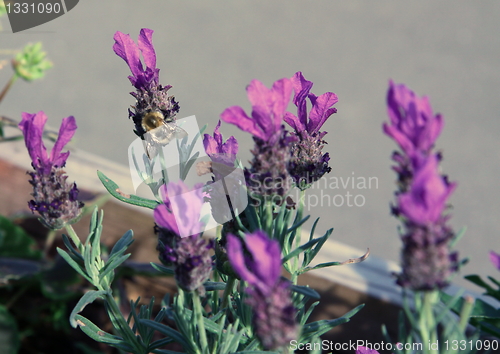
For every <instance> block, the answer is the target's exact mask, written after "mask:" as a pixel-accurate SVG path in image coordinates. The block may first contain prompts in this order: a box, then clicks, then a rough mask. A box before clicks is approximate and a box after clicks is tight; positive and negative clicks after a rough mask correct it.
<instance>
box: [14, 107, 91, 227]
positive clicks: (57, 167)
mask: <svg viewBox="0 0 500 354" xmlns="http://www.w3.org/2000/svg"><path fill="white" fill-rule="evenodd" d="M46 122H47V116H46V115H45V113H44V112H43V111H40V112H38V113H36V114H30V113H23V114H22V121H21V123H19V128H20V129H21V130H22V132H23V135H24V141H25V143H26V147H27V148H28V153H29V155H30V157H31V161H32V163H31V165H32V166H33V169H34V172H28V174H29V175H30V176H31V181H30V183H31V185H32V186H33V193H32V196H33V200H31V201H30V202H29V203H28V205H29V207H30V209H31V210H32V211H33V212H35V211H36V212H38V214H40V221H41V222H42V223H43V224H45V226H47V227H48V228H49V229H52V230H58V229H61V228H63V227H64V225H66V224H68V223H71V222H72V221H74V219H76V218H78V216H79V215H80V211H81V210H80V209H81V208H82V207H83V203H82V202H80V201H79V200H78V189H77V188H76V184H75V183H73V184H69V183H68V182H67V181H66V179H67V178H68V176H67V175H66V174H65V171H64V170H63V169H62V168H63V167H64V166H65V164H66V160H67V158H68V156H69V152H62V149H63V148H64V146H65V145H66V144H67V143H68V142H69V141H70V140H71V138H72V137H73V135H74V134H75V130H76V123H75V118H74V117H72V116H70V117H67V118H64V119H63V121H62V124H61V127H60V129H59V136H58V138H57V141H56V142H55V144H54V147H53V148H52V151H51V152H50V156H49V155H47V149H46V147H45V144H44V143H43V140H42V138H43V129H44V127H45V123H46Z"/></svg>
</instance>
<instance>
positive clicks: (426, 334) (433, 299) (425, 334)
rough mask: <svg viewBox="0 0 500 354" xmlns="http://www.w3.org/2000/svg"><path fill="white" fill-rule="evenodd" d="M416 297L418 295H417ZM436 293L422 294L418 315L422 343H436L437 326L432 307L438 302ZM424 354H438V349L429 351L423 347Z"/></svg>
mask: <svg viewBox="0 0 500 354" xmlns="http://www.w3.org/2000/svg"><path fill="white" fill-rule="evenodd" d="M417 296H418V294H417ZM438 296H439V294H438V292H437V291H436V290H431V291H424V292H423V305H422V311H421V313H420V315H421V317H420V321H419V322H420V334H421V337H422V342H423V343H431V344H432V343H437V337H438V336H437V324H436V318H435V316H434V306H435V305H436V303H437V302H438ZM424 348H425V349H424V353H426V354H438V353H439V349H431V348H432V347H431V346H429V345H424Z"/></svg>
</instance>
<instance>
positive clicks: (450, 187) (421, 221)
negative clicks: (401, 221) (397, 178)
mask: <svg viewBox="0 0 500 354" xmlns="http://www.w3.org/2000/svg"><path fill="white" fill-rule="evenodd" d="M455 188H456V184H455V183H451V184H450V183H447V181H446V180H445V179H444V178H443V177H442V176H441V175H439V172H438V158H437V156H435V155H431V156H429V157H428V159H427V161H426V162H425V165H424V166H422V168H421V169H419V170H417V171H416V173H415V176H414V178H413V182H412V185H411V189H410V191H408V192H407V193H404V194H401V195H399V199H398V205H399V211H400V212H401V214H403V215H404V216H405V217H406V218H408V220H410V221H411V222H413V223H415V224H418V225H422V226H425V225H429V224H432V223H436V222H438V221H439V219H440V218H441V214H442V213H443V211H444V209H445V208H446V203H447V201H448V198H449V197H450V195H451V193H453V191H454V190H455Z"/></svg>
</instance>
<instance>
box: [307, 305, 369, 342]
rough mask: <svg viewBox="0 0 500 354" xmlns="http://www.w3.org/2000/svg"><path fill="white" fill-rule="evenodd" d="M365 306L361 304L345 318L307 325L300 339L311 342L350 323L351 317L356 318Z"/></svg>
mask: <svg viewBox="0 0 500 354" xmlns="http://www.w3.org/2000/svg"><path fill="white" fill-rule="evenodd" d="M364 306H365V304H361V305H359V306H357V307H356V308H354V309H353V310H351V311H349V312H348V313H346V314H345V315H344V316H342V317H339V318H336V319H332V320H321V321H316V322H312V323H308V324H306V325H305V326H304V327H303V328H302V334H301V337H300V342H304V343H305V342H310V341H311V340H312V338H313V337H314V336H321V335H322V334H324V333H326V332H328V331H329V330H331V329H332V328H333V327H336V326H338V325H341V324H343V323H346V322H349V321H350V319H351V317H352V316H354V315H355V314H356V313H357V312H358V311H359V310H361V309H362V308H363V307H364Z"/></svg>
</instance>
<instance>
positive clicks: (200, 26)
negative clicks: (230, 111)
mask: <svg viewBox="0 0 500 354" xmlns="http://www.w3.org/2000/svg"><path fill="white" fill-rule="evenodd" d="M499 18H500V3H498V2H495V1H493V0H491V1H481V2H466V1H440V2H436V1H430V0H427V1H420V2H418V3H417V2H413V3H408V2H404V3H403V2H399V1H377V2H361V1H349V2H347V1H346V2H340V1H314V2H313V1H300V2H299V1H272V2H270V1H238V2H229V1H225V2H222V1H203V2H181V1H153V0H149V1H141V2H139V1H133V0H121V1H105V2H103V1H98V0H85V1H80V3H79V4H78V5H77V6H76V7H75V8H74V9H73V10H71V11H70V12H68V13H67V14H65V15H64V16H62V17H60V18H57V19H55V20H53V21H51V22H48V23H46V24H44V25H41V26H38V27H35V28H32V29H30V30H26V31H23V32H20V33H16V34H12V33H11V32H10V29H9V23H8V21H7V18H6V17H3V18H2V19H1V20H0V21H1V22H2V25H3V27H4V31H3V32H0V48H1V49H0V50H1V51H0V60H2V59H6V58H10V57H11V55H12V52H13V51H16V50H20V49H21V48H22V47H23V46H24V44H25V43H26V42H28V41H31V42H37V41H42V42H43V46H44V48H45V50H46V51H47V53H48V57H49V58H50V60H51V61H52V62H53V63H54V68H53V69H51V70H50V71H48V72H47V75H46V77H45V78H44V79H43V80H41V81H36V82H34V83H32V84H29V85H28V84H24V83H22V82H21V83H17V84H16V85H14V87H13V89H12V90H11V91H10V92H9V94H8V96H7V99H6V100H4V102H2V107H1V108H2V114H4V115H6V116H9V117H11V118H15V119H17V120H20V115H21V112H23V111H27V112H37V111H39V110H44V111H45V112H46V113H47V115H48V117H49V124H50V125H51V126H52V127H53V128H57V127H58V126H59V124H60V121H61V119H62V118H63V117H66V116H69V115H74V116H75V117H76V120H77V124H78V126H79V129H78V131H77V134H76V137H75V139H74V145H75V146H76V147H78V148H80V149H83V150H86V151H89V152H91V153H94V154H98V155H100V156H102V157H105V158H108V159H110V160H113V161H116V162H119V163H122V164H124V165H125V164H127V163H128V158H127V148H128V146H129V144H130V143H131V142H132V141H133V140H134V139H135V138H136V136H135V135H134V133H133V132H132V129H133V124H132V122H131V121H130V120H129V119H128V114H127V108H128V107H129V106H130V105H131V104H133V103H134V99H133V98H132V96H130V95H129V92H130V91H132V89H133V87H132V86H131V85H130V83H129V81H128V79H127V76H128V75H129V74H130V72H129V69H128V67H127V65H126V64H125V62H124V61H123V60H122V59H120V58H119V57H117V56H116V55H115V54H114V52H113V50H112V45H113V43H114V41H113V35H114V33H115V32H116V31H118V30H119V31H122V32H124V33H129V34H131V36H132V38H134V40H136V39H137V36H138V33H139V30H140V29H141V28H143V27H147V28H151V29H154V31H155V33H154V36H153V41H154V45H155V49H156V53H157V66H158V67H159V68H160V69H161V71H160V82H161V83H162V84H163V85H167V84H170V85H172V86H173V88H172V89H171V90H170V91H169V92H170V93H171V94H173V95H175V97H176V99H177V100H178V101H179V102H180V107H181V111H180V114H179V117H187V116H190V115H196V117H197V119H198V122H199V123H200V125H203V124H205V123H207V124H208V125H209V127H208V130H207V131H208V132H212V131H213V128H214V126H215V125H216V123H217V120H218V119H219V115H220V113H221V112H222V111H223V110H224V109H225V108H227V107H229V106H232V105H240V106H242V107H243V108H244V109H245V110H246V111H247V112H249V110H250V104H249V102H248V100H247V97H246V92H245V87H246V85H247V84H248V83H249V82H250V81H251V80H252V79H259V80H261V81H262V82H263V83H264V84H266V85H267V86H268V87H269V86H270V85H272V83H273V82H274V81H276V80H278V79H280V78H283V77H291V76H292V75H293V74H294V73H295V72H297V71H302V72H303V74H304V76H305V78H306V79H308V80H310V81H313V82H314V87H313V90H312V91H313V92H314V93H315V94H317V95H319V94H321V93H324V92H326V91H332V92H335V93H336V94H337V95H338V97H339V102H338V104H336V107H337V109H338V113H337V114H335V115H333V116H332V117H331V118H330V119H329V120H328V121H327V123H326V124H325V125H324V130H327V131H328V135H326V137H325V139H326V140H327V141H328V145H327V147H326V149H327V151H328V152H329V153H330V156H331V161H330V164H331V167H332V172H331V173H330V175H328V176H327V178H328V184H327V187H326V188H325V186H324V182H323V184H322V186H321V188H320V187H317V188H315V189H313V190H312V191H311V192H310V195H315V196H316V198H315V197H311V199H310V200H309V201H310V206H311V208H310V212H311V213H312V214H313V216H314V217H318V216H319V217H321V219H320V222H319V224H318V227H317V231H318V232H319V233H321V234H323V233H324V232H325V231H326V230H327V229H328V228H330V227H334V228H335V230H334V233H333V235H332V238H334V239H335V240H337V241H340V242H343V243H346V244H349V245H351V246H355V247H359V248H360V249H365V248H367V247H369V248H370V249H371V251H372V254H373V255H376V256H379V257H382V258H385V259H390V260H394V261H398V259H399V249H400V240H399V238H398V233H397V225H398V222H397V221H396V220H395V219H394V218H393V217H391V216H390V214H389V203H390V202H391V201H392V200H393V191H394V190H395V183H394V181H395V178H396V175H395V173H394V172H392V171H391V160H390V156H391V153H392V151H393V150H394V149H395V148H396V145H395V143H393V142H392V141H391V140H390V139H389V138H388V137H386V136H384V135H383V133H382V130H381V126H382V123H383V122H384V121H386V120H387V119H388V118H387V115H386V106H385V95H386V90H387V87H388V80H389V79H393V80H394V81H395V82H397V83H405V84H406V85H408V86H409V87H410V88H411V89H413V90H414V91H415V92H416V93H417V94H419V95H427V96H429V97H430V99H431V104H432V106H433V108H434V111H435V112H439V113H442V114H443V115H444V118H445V122H446V124H445V128H444V131H443V133H442V134H441V137H440V139H439V140H438V143H437V148H438V149H440V150H442V151H443V155H444V161H443V164H442V167H443V171H444V172H445V173H447V174H448V175H449V177H450V179H451V180H452V181H457V182H458V189H457V190H456V192H455V193H454V195H453V197H452V200H451V201H452V203H453V206H454V208H453V210H452V213H453V218H452V220H451V223H452V225H453V226H454V228H455V230H457V231H458V230H459V229H460V228H462V227H463V226H467V233H466V235H465V237H464V238H463V239H462V240H461V241H460V242H459V245H458V250H459V252H460V256H461V257H465V256H468V257H470V260H471V261H470V264H469V265H467V266H466V267H465V268H464V270H463V271H462V274H461V276H460V277H457V278H456V280H457V283H459V284H462V285H464V284H465V285H466V286H467V287H469V288H471V285H470V284H469V283H467V282H464V281H462V280H461V278H462V275H466V274H471V273H478V274H481V275H483V276H484V275H487V274H493V275H494V274H495V273H496V270H495V269H494V267H493V266H492V265H491V264H490V262H489V260H488V252H489V251H490V250H496V251H497V252H500V242H499V241H498V240H499V237H500V222H499V221H498V211H499V210H500V188H499V187H498V186H497V181H498V178H499V176H500V166H499V152H500V149H499V148H500V142H499V139H498V135H499V130H500V120H499V116H500V113H499V112H500V100H499V99H498V96H499V92H500V36H499V33H500V21H498V19H499ZM8 74H10V72H9V71H7V70H3V71H0V80H1V81H0V84H1V85H3V84H2V82H6V81H7V80H8V79H9V76H8ZM293 108H295V107H294V106H293ZM290 110H292V106H290ZM221 131H222V132H223V134H224V135H225V137H226V138H227V137H229V136H230V135H236V137H237V139H238V141H239V142H240V158H241V159H242V160H243V161H244V162H246V161H247V160H249V159H250V153H249V149H250V148H251V147H252V145H253V143H252V139H251V137H250V135H249V134H246V133H242V132H240V131H238V129H237V128H235V127H233V126H229V125H224V124H223V125H222V128H221ZM1 148H2V146H1V145H0V149H1ZM333 177H337V178H339V179H340V178H343V179H344V181H346V180H347V178H352V177H356V178H358V177H362V178H366V179H368V178H370V177H375V178H376V180H377V181H378V184H377V185H375V184H374V183H372V186H371V189H357V188H354V189H353V188H351V187H352V186H351V185H350V183H349V186H348V187H347V188H346V189H344V188H342V186H340V188H339V189H334V188H330V186H331V185H330V181H331V178H333ZM72 178H74V179H75V180H76V181H77V182H78V176H72ZM96 178H97V177H96ZM356 181H358V179H356ZM372 181H374V179H372ZM129 192H133V191H132V190H130V191H129ZM347 192H349V193H351V195H352V196H353V197H354V196H356V195H362V196H363V198H361V197H358V199H357V201H358V202H359V203H360V202H361V201H362V200H364V204H363V206H360V207H357V206H351V207H349V206H347V203H346V202H345V203H344V204H343V205H341V206H334V203H333V202H334V201H335V202H336V204H337V205H338V204H340V200H341V199H340V197H337V199H335V200H334V198H335V196H336V195H342V196H344V198H345V195H346V193H347ZM314 204H316V206H314ZM351 205H353V204H351ZM308 225H309V227H310V225H312V222H309V224H308Z"/></svg>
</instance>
